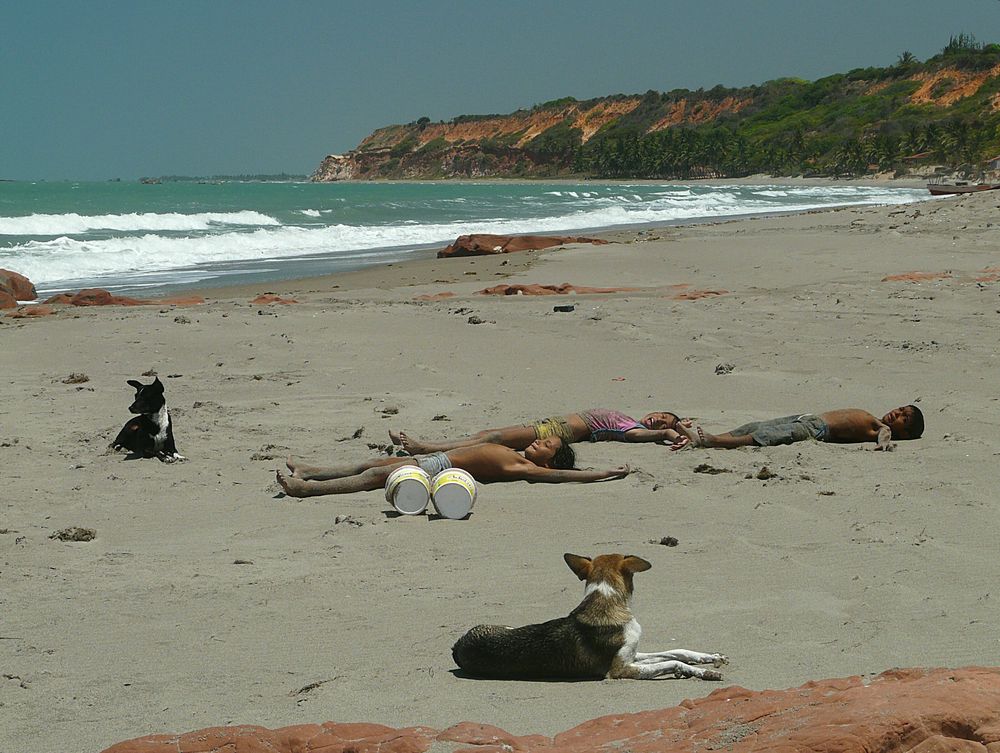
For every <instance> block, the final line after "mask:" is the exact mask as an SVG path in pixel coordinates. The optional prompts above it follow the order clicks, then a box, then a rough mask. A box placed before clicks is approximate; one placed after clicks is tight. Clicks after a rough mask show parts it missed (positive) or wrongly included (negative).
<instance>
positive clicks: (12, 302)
mask: <svg viewBox="0 0 1000 753" xmlns="http://www.w3.org/2000/svg"><path fill="white" fill-rule="evenodd" d="M16 308H17V298H15V297H14V294H13V293H11V292H10V291H9V290H7V289H6V288H0V309H16Z"/></svg>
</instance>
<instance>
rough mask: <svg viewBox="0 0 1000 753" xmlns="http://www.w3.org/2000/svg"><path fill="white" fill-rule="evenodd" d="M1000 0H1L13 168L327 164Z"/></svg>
mask: <svg viewBox="0 0 1000 753" xmlns="http://www.w3.org/2000/svg"><path fill="white" fill-rule="evenodd" d="M962 32H964V33H966V34H973V35H974V36H975V37H976V39H978V40H979V41H981V42H1000V0H613V1H612V0H559V1H558V2H556V1H554V0H466V1H462V0H450V1H449V0H423V1H422V2H403V1H402V0H398V1H391V0H273V1H271V0H269V1H267V2H265V1H264V0H4V1H3V2H2V3H0V178H15V179H37V178H44V179H48V180H53V179H62V178H72V179H95V180H103V179H107V178H114V177H121V178H123V179H134V178H137V177H140V176H144V175H166V174H184V175H211V174H233V173H278V172H291V173H310V172H312V170H313V169H314V168H315V167H316V166H317V165H318V163H319V162H320V160H321V159H322V158H323V156H324V155H326V154H327V153H330V152H343V151H347V150H349V149H351V148H353V147H354V146H356V145H357V144H358V142H359V141H360V140H361V139H362V138H364V137H365V136H366V135H367V134H368V133H370V132H371V131H372V130H374V129H375V128H377V127H379V126H383V125H388V124H390V123H405V122H409V121H412V120H416V119H417V118H419V117H422V116H427V117H429V118H431V119H432V120H448V119H450V118H452V117H454V116H456V115H462V114H473V113H479V114H482V113H508V112H512V111H514V110H516V109H518V108H520V107H531V106H532V105H534V104H536V103H540V102H544V101H547V100H550V99H555V98H558V97H564V96H573V97H576V98H577V99H588V98H591V97H599V96H604V95H607V94H616V93H636V92H644V91H646V90H648V89H656V90H659V91H668V90H670V89H674V88H679V87H685V88H689V89H697V88H699V87H705V88H711V87H712V86H715V85H716V84H723V85H725V86H743V85H748V84H757V83H762V82H764V81H767V80H769V79H774V78H779V77H782V76H797V77H801V78H805V79H810V80H812V79H817V78H821V77H822V76H825V75H828V74H831V73H837V72H844V71H847V70H850V69H852V68H858V67H866V66H884V65H890V64H892V63H893V62H895V60H896V58H897V57H898V56H899V54H900V53H901V52H903V51H904V50H909V51H910V52H912V53H913V54H915V55H916V56H917V57H918V58H920V59H921V60H924V59H926V58H928V57H930V56H931V55H934V54H936V53H937V52H940V50H941V48H943V47H944V46H945V44H947V42H948V38H949V36H951V35H957V34H959V33H962Z"/></svg>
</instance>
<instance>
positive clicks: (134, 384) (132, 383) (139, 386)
mask: <svg viewBox="0 0 1000 753" xmlns="http://www.w3.org/2000/svg"><path fill="white" fill-rule="evenodd" d="M125 384H127V385H128V386H129V387H135V388H136V389H137V390H141V389H142V388H143V387H145V386H146V385H144V384H143V383H142V382H137V381H136V380H135V379H127V380H125Z"/></svg>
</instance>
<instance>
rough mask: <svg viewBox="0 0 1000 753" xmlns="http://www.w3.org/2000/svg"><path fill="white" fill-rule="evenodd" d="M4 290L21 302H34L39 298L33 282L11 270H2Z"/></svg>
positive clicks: (0, 270)
mask: <svg viewBox="0 0 1000 753" xmlns="http://www.w3.org/2000/svg"><path fill="white" fill-rule="evenodd" d="M4 289H6V290H8V291H9V292H10V294H11V295H13V296H14V298H15V299H17V300H19V301H33V300H35V299H36V298H38V293H37V292H35V286H34V285H33V284H32V282H31V280H29V279H28V278H27V277H25V276H24V275H22V274H18V273H17V272H12V271H11V270H9V269H0V290H4Z"/></svg>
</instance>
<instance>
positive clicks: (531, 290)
mask: <svg viewBox="0 0 1000 753" xmlns="http://www.w3.org/2000/svg"><path fill="white" fill-rule="evenodd" d="M637 290H642V288H588V287H586V286H577V285H570V284H569V283H568V282H564V283H563V284H562V285H539V284H537V283H529V284H527V285H508V284H501V285H494V286H493V287H492V288H484V289H483V290H480V291H479V292H478V293H477V295H568V294H569V293H578V294H580V295H586V294H592V293H633V292H635V291H637Z"/></svg>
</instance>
